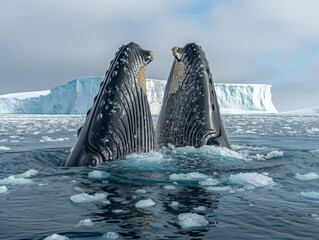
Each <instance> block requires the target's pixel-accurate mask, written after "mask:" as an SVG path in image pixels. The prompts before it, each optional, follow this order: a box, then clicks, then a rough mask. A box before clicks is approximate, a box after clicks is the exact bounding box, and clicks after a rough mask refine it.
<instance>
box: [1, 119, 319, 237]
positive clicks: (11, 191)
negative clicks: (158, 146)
mask: <svg viewBox="0 0 319 240" xmlns="http://www.w3.org/2000/svg"><path fill="white" fill-rule="evenodd" d="M154 120H155V121H156V117H155V118H154ZM83 121H84V116H61V115H0V169H1V170H0V187H1V186H5V187H6V189H7V191H5V192H3V193H0V239H43V238H45V237H47V236H50V235H51V234H54V233H57V234H59V235H64V236H67V237H69V238H70V239H103V234H105V233H107V232H117V233H118V234H119V237H118V239H317V238H318V235H319V216H318V214H319V200H316V193H318V192H319V187H318V186H319V185H318V183H319V179H315V178H316V177H314V179H313V180H308V181H301V180H298V179H296V174H297V173H298V174H300V175H303V174H307V173H311V172H313V173H314V174H315V173H317V174H319V116H281V115H271V116H258V115H255V116H236V115H234V116H224V125H225V126H226V130H227V133H228V135H229V138H230V141H231V143H232V146H233V150H226V149H222V148H217V147H212V146H204V147H202V148H200V149H194V148H192V147H185V148H173V147H172V148H170V149H166V150H162V151H160V152H153V153H148V154H144V155H131V156H129V157H127V158H126V159H123V160H120V161H116V162H113V163H110V164H106V165H104V166H100V167H98V168H95V169H89V168H61V167H60V166H61V164H62V163H63V162H64V161H65V159H66V158H67V156H68V154H69V152H70V148H71V147H72V146H73V145H74V143H75V139H76V131H77V129H78V127H79V126H80V125H81V124H82V122H83ZM30 169H34V170H36V171H35V172H34V175H32V174H31V175H32V176H24V177H23V176H22V177H21V176H17V175H18V174H21V173H24V172H26V171H28V170H30ZM93 170H99V171H104V172H107V173H109V174H110V175H109V176H106V177H105V178H98V179H92V178H89V177H88V174H89V173H90V172H92V171H93ZM241 173H242V174H241ZM182 174H184V175H182ZM106 175H107V174H106ZM10 176H11V177H10ZM312 176H313V175H312ZM314 176H315V175H314ZM208 178H212V180H208V181H207V179H208ZM17 179H18V180H17ZM205 180H206V181H205ZM17 181H20V182H19V183H20V184H15V185H13V183H17ZM21 182H24V183H25V184H21ZM205 184H214V185H211V186H209V185H205ZM301 192H303V194H304V196H306V197H304V196H302V194H301ZM81 193H86V194H90V195H94V194H95V193H100V194H101V193H102V194H105V196H106V195H107V197H106V198H104V199H102V200H97V201H92V202H88V203H83V202H82V203H74V202H73V201H71V200H70V197H71V196H76V194H81ZM309 196H310V197H309ZM309 198H313V199H312V200H311V199H309ZM144 199H151V200H152V201H154V203H155V205H154V206H150V207H147V208H138V207H136V205H135V204H136V203H137V202H138V201H139V200H144ZM172 202H173V204H172ZM199 206H200V208H197V207H199ZM194 208H197V210H196V209H194ZM182 213H197V214H198V215H200V216H203V217H204V218H205V219H206V220H207V221H208V225H207V226H201V227H191V228H182V226H181V225H182V224H181V222H180V221H179V218H178V216H179V215H180V214H182ZM87 218H89V219H90V220H91V221H92V222H93V224H94V225H93V226H76V225H77V224H79V222H80V220H84V219H87ZM195 223H196V221H195ZM191 224H193V225H194V222H191ZM104 239H105V238H104Z"/></svg>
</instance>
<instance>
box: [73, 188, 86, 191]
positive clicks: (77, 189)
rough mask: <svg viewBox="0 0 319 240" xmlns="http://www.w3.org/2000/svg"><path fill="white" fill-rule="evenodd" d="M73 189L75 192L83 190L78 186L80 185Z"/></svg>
mask: <svg viewBox="0 0 319 240" xmlns="http://www.w3.org/2000/svg"><path fill="white" fill-rule="evenodd" d="M74 190H75V191H77V192H84V191H85V190H84V189H83V188H80V187H75V188H74Z"/></svg>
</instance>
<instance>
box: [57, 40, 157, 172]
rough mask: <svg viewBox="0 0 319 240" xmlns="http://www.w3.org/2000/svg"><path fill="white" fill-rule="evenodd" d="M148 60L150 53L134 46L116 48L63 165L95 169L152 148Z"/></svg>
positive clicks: (154, 141) (153, 132) (152, 132)
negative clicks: (147, 73) (147, 76)
mask: <svg viewBox="0 0 319 240" xmlns="http://www.w3.org/2000/svg"><path fill="white" fill-rule="evenodd" d="M152 60H153V54H152V51H147V50H143V49H142V48H141V47H140V46H139V45H137V44H136V43H133V42H131V43H129V44H127V45H123V46H122V47H120V48H119V50H118V52H117V53H116V54H115V58H114V59H113V60H112V61H111V64H110V67H109V70H108V71H107V72H106V74H105V78H104V80H103V81H102V83H101V85H100V89H99V92H98V94H97V96H96V97H95V99H94V103H93V106H92V108H91V109H90V110H89V111H88V113H87V116H86V119H85V122H84V124H83V126H82V127H81V128H80V129H79V131H78V138H77V142H76V144H75V146H74V148H73V150H72V151H71V153H70V155H69V157H68V159H67V160H66V162H65V163H64V165H63V166H65V167H73V166H95V165H97V164H100V163H102V162H108V161H113V160H116V159H119V158H121V157H123V156H126V155H127V154H130V153H144V152H148V151H151V150H154V149H155V146H156V137H155V130H154V126H153V121H152V116H151V112H150V107H149V104H148V101H147V91H146V77H145V71H146V66H147V64H148V63H150V62H151V61H152Z"/></svg>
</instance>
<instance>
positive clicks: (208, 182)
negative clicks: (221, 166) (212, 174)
mask: <svg viewBox="0 0 319 240" xmlns="http://www.w3.org/2000/svg"><path fill="white" fill-rule="evenodd" d="M199 184H200V185H202V186H214V185H218V184H219V181H218V180H217V179H213V178H207V179H206V180H204V181H199Z"/></svg>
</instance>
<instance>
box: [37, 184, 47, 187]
mask: <svg viewBox="0 0 319 240" xmlns="http://www.w3.org/2000/svg"><path fill="white" fill-rule="evenodd" d="M38 185H39V186H40V187H43V186H48V185H49V184H48V183H39V184H38Z"/></svg>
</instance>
